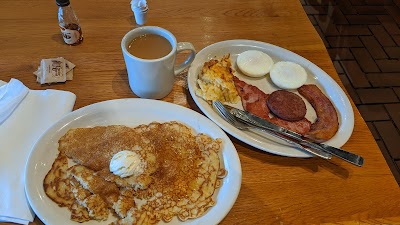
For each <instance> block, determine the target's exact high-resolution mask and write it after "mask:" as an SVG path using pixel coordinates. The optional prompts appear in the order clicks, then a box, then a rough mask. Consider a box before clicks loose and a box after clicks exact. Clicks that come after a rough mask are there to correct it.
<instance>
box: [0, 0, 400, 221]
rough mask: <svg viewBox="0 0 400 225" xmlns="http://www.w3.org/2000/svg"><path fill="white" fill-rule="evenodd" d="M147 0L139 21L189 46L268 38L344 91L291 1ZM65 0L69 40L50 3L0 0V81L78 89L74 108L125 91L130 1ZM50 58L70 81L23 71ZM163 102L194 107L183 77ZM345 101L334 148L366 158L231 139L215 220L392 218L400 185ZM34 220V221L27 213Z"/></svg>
mask: <svg viewBox="0 0 400 225" xmlns="http://www.w3.org/2000/svg"><path fill="white" fill-rule="evenodd" d="M148 4H149V14H148V23H147V25H156V26H161V27H163V28H166V29H168V30H170V31H171V32H172V33H173V34H174V35H175V36H176V38H177V40H178V41H188V42H191V43H193V45H194V46H195V47H196V49H197V51H199V50H201V49H202V48H204V47H206V46H208V45H210V44H213V43H215V42H219V41H223V40H229V39H250V40H258V41H263V42H268V43H271V44H274V45H278V46H281V47H283V48H286V49H289V50H291V51H293V52H295V53H297V54H299V55H301V56H303V57H305V58H307V59H309V60H310V61H312V62H313V63H315V64H316V65H317V66H319V67H320V68H322V69H323V70H324V71H325V72H327V73H328V74H329V75H330V76H331V77H332V78H333V79H334V80H335V81H336V82H337V83H339V84H340V86H341V87H342V88H343V85H342V83H341V82H340V80H339V77H338V75H337V74H336V72H335V69H334V67H333V65H332V62H331V61H330V58H329V56H328V53H327V51H326V49H325V47H324V45H323V43H322V41H321V39H320V38H319V35H318V34H317V32H316V31H315V30H314V28H313V26H312V25H311V23H310V22H309V20H308V18H307V16H306V14H305V13H304V11H303V8H302V7H301V4H300V1H298V0H251V1H241V0H220V1H212V0H204V1H184V0H173V1H172V0H171V1H164V0H148ZM72 6H73V8H74V9H75V11H76V12H77V14H78V16H79V18H80V21H81V26H82V31H83V34H84V41H83V43H82V44H81V45H78V46H68V45H65V44H64V43H63V40H62V38H61V34H60V31H59V28H58V23H57V6H56V4H55V2H54V1H45V0H35V1H28V0H2V1H1V7H0V27H1V31H0V52H1V56H0V79H1V80H4V81H8V80H9V79H10V78H17V79H19V80H21V81H22V82H23V83H24V84H25V85H26V86H28V87H29V88H31V89H48V88H52V89H60V90H67V91H71V92H73V93H75V94H76V96H77V99H76V103H75V107H74V109H78V108H81V107H83V106H86V105H90V104H93V103H96V102H100V101H104V100H110V99H118V98H134V97H135V95H134V94H133V93H132V91H131V90H130V88H129V84H128V80H127V72H126V68H125V64H124V60H123V57H122V53H121V48H120V42H121V39H122V37H123V36H124V34H125V33H126V32H128V31H129V30H131V29H132V28H134V27H135V21H134V19H133V14H132V11H131V9H130V4H129V1H128V0H124V1H122V0H113V1H111V0H109V1H107V0H101V1H99V0H82V1H77V0H72ZM58 56H62V57H64V58H66V59H68V60H70V61H71V62H73V63H75V64H76V69H75V70H74V79H73V80H72V81H68V82H66V83H60V84H52V85H40V84H37V83H36V82H35V77H34V75H33V74H32V72H34V71H35V70H36V68H37V67H38V65H39V62H40V60H41V59H42V58H52V57H58ZM182 58H183V57H182V56H180V57H178V60H182ZM162 100H163V101H168V102H172V103H175V104H179V105H183V106H185V107H189V108H191V109H193V110H195V111H198V112H200V110H199V109H198V107H197V106H196V104H195V103H194V101H193V99H192V97H191V96H190V94H189V92H188V90H187V89H186V77H185V75H182V76H180V77H178V78H177V80H176V82H175V86H174V88H173V91H172V92H171V93H170V94H169V95H168V96H167V97H165V98H164V99H162ZM352 106H353V110H354V115H355V126H354V131H353V134H352V136H351V138H350V140H349V141H348V142H347V143H346V144H345V145H344V146H343V148H344V149H346V150H348V151H352V152H354V153H357V154H360V155H362V156H363V157H364V158H365V165H364V166H363V167H361V168H359V167H355V166H353V165H350V164H348V163H345V162H343V161H341V160H338V159H332V160H331V161H324V160H321V159H319V158H310V159H298V158H289V157H281V156H277V155H272V154H269V153H266V152H263V151H260V150H257V149H255V148H253V147H251V146H248V145H246V144H244V143H243V142H241V141H239V140H237V139H235V138H233V137H232V136H230V138H231V140H232V141H233V143H234V144H235V146H236V148H237V151H238V153H239V157H240V160H241V166H242V170H243V179H242V186H241V191H240V194H239V197H238V199H237V201H236V203H235V205H234V206H233V208H232V209H231V211H230V212H229V214H228V215H227V216H226V217H225V219H224V220H223V221H222V222H221V224H227V225H231V224H238V225H239V224H323V223H326V224H400V190H399V187H398V185H397V183H396V182H395V179H394V177H393V175H392V174H391V172H390V170H389V168H388V166H387V164H386V162H385V160H384V158H383V156H382V154H381V152H380V150H379V148H378V146H377V145H376V143H375V141H374V138H373V137H372V135H371V133H370V131H369V129H368V127H367V126H366V124H365V122H364V121H363V119H362V118H361V116H360V114H359V112H358V111H357V108H356V107H355V106H354V104H353V103H352ZM160 113H161V112H160ZM33 224H42V222H41V221H40V220H39V219H38V218H35V221H34V222H33Z"/></svg>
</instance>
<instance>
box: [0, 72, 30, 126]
mask: <svg viewBox="0 0 400 225" xmlns="http://www.w3.org/2000/svg"><path fill="white" fill-rule="evenodd" d="M28 91H29V89H28V88H27V87H26V86H25V85H24V84H22V83H21V81H19V80H17V79H11V80H10V82H9V83H8V84H6V85H3V86H1V87H0V124H1V123H2V122H3V121H5V120H6V119H7V118H8V117H9V116H10V115H11V113H12V112H13V111H14V110H15V108H17V106H18V105H19V103H21V101H22V100H23V99H24V98H25V96H26V95H27V94H28Z"/></svg>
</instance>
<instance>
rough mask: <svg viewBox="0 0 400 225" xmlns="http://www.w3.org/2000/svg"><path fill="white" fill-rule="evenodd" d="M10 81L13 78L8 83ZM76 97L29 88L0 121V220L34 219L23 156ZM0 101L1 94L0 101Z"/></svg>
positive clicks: (25, 156)
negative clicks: (26, 190) (29, 201)
mask: <svg viewBox="0 0 400 225" xmlns="http://www.w3.org/2000/svg"><path fill="white" fill-rule="evenodd" d="M12 82H15V81H10V82H9V84H11V83H12ZM2 83H4V82H1V81H0V86H1V85H2ZM5 85H6V84H5ZM5 85H3V86H2V87H0V88H4V86H5ZM21 90H23V88H21ZM13 91H14V90H13ZM14 94H15V93H14ZM17 96H19V95H17ZM75 99H76V96H75V94H73V93H71V92H67V91H59V90H44V91H41V90H29V91H28V93H27V94H26V96H25V98H23V100H22V101H21V102H20V103H19V105H17V107H16V108H15V109H14V110H13V112H12V113H11V115H10V116H9V117H8V118H7V119H6V120H5V121H3V123H0V221H5V222H14V223H20V224H28V223H29V221H33V218H34V216H35V215H34V213H33V211H32V210H31V208H30V206H29V203H28V200H27V199H26V196H25V190H24V183H25V182H24V174H25V164H26V160H27V158H28V156H29V153H30V151H31V148H32V146H33V145H34V144H35V142H36V140H37V139H38V138H39V137H40V135H41V134H42V133H43V132H44V131H45V130H46V129H47V128H48V127H50V126H51V125H52V124H53V123H55V122H56V121H57V120H59V119H60V118H61V117H62V116H63V115H65V114H66V113H68V112H70V111H72V109H73V106H74V104H75ZM3 100H4V99H3ZM1 101H2V98H0V105H1ZM0 109H1V108H0Z"/></svg>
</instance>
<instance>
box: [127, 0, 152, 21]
mask: <svg viewBox="0 0 400 225" xmlns="http://www.w3.org/2000/svg"><path fill="white" fill-rule="evenodd" d="M131 9H132V11H133V14H134V15H135V20H136V24H137V25H139V26H142V25H144V24H145V23H146V22H147V12H148V11H149V7H148V6H147V2H146V0H132V1H131Z"/></svg>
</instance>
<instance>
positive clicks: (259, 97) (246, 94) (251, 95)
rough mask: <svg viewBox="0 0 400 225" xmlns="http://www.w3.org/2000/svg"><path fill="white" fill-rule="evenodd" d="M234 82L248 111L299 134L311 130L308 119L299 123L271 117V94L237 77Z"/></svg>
mask: <svg viewBox="0 0 400 225" xmlns="http://www.w3.org/2000/svg"><path fill="white" fill-rule="evenodd" d="M233 80H234V82H235V86H236V88H237V90H238V93H239V95H240V97H241V99H242V105H243V108H244V109H245V110H246V111H248V112H250V113H252V114H254V115H256V116H258V117H261V118H263V119H265V120H268V121H270V122H272V123H274V124H276V125H279V126H281V127H284V128H286V129H289V130H292V131H294V132H297V133H299V134H306V133H307V132H308V131H309V130H310V127H311V122H310V121H308V120H307V119H306V118H303V119H301V120H298V121H286V120H283V119H280V118H278V117H270V110H269V108H268V106H267V99H268V98H269V94H266V93H264V92H263V91H261V90H260V89H259V88H257V87H256V86H253V85H250V84H247V83H246V82H244V81H242V80H240V79H239V78H237V77H234V79H233Z"/></svg>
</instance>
